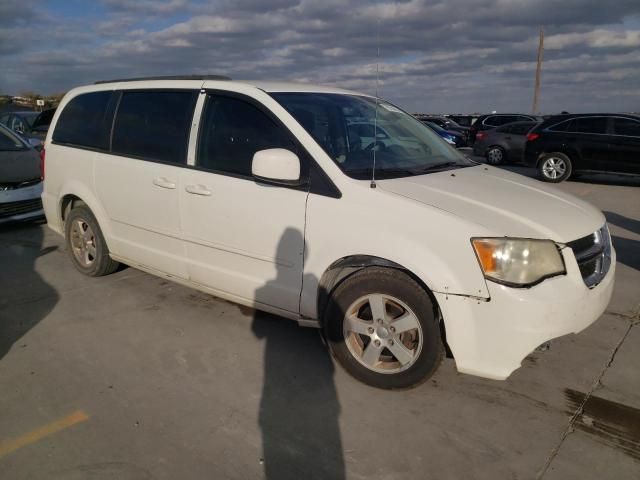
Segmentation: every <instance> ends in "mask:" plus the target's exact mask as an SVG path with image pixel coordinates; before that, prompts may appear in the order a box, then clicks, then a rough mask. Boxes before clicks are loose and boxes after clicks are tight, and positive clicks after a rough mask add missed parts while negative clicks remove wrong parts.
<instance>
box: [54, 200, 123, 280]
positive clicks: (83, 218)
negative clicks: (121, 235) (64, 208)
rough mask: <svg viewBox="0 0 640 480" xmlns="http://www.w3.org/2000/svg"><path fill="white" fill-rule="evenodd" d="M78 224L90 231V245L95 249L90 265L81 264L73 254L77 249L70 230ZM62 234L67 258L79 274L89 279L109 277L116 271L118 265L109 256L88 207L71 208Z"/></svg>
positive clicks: (100, 231)
mask: <svg viewBox="0 0 640 480" xmlns="http://www.w3.org/2000/svg"><path fill="white" fill-rule="evenodd" d="M78 222H81V223H83V224H86V225H87V226H88V227H89V228H90V229H91V233H92V235H91V236H90V237H91V239H90V242H91V245H92V246H93V247H95V255H91V261H90V263H89V262H88V263H83V262H82V261H81V260H80V259H79V258H78V256H77V255H78V254H77V253H75V252H78V248H76V247H74V245H73V244H72V242H73V241H75V240H73V239H72V238H75V237H76V236H77V235H75V234H74V233H73V232H72V229H73V227H74V224H75V225H77V224H78ZM64 233H65V242H66V244H67V250H68V252H69V257H70V258H71V261H72V263H73V265H74V266H75V267H76V269H77V270H78V271H79V272H81V273H83V274H85V275H87V276H89V277H101V276H103V275H109V274H110V273H113V272H115V271H116V270H117V269H118V266H119V265H120V264H119V263H118V262H116V261H115V260H113V259H112V258H111V257H110V256H109V248H108V247H107V242H105V240H104V236H103V235H102V230H100V226H99V225H98V221H97V220H96V217H95V216H94V215H93V213H92V212H91V210H90V209H89V207H87V206H86V205H84V204H81V205H77V206H75V207H73V209H72V210H71V211H70V212H69V214H68V215H67V218H66V219H65V222H64Z"/></svg>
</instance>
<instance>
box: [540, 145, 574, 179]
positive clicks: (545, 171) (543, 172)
mask: <svg viewBox="0 0 640 480" xmlns="http://www.w3.org/2000/svg"><path fill="white" fill-rule="evenodd" d="M552 163H553V164H555V167H554V166H553V164H552ZM558 168H559V169H561V170H558ZM572 171H573V164H572V163H571V159H570V158H569V157H568V156H567V155H565V154H564V153H560V152H551V153H545V154H543V155H542V156H541V157H540V160H538V175H539V176H540V178H541V179H542V180H543V181H545V182H550V183H560V182H564V181H565V180H566V179H567V178H569V177H570V176H571V172H572Z"/></svg>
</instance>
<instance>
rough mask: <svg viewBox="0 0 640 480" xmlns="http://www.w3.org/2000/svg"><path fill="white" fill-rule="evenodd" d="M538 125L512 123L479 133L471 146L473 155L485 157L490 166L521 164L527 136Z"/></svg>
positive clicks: (532, 123) (534, 123)
mask: <svg viewBox="0 0 640 480" xmlns="http://www.w3.org/2000/svg"><path fill="white" fill-rule="evenodd" d="M538 123H539V122H513V123H507V124H506V125H502V126H500V127H498V128H494V129H491V130H483V131H479V132H478V133H477V134H476V141H475V143H474V144H473V154H474V155H478V156H483V157H485V158H486V159H487V163H489V164H491V165H500V164H501V163H506V162H515V163H519V162H522V161H523V155H524V147H525V144H526V143H527V134H528V133H529V132H530V131H531V130H532V129H533V127H535V126H536V125H538Z"/></svg>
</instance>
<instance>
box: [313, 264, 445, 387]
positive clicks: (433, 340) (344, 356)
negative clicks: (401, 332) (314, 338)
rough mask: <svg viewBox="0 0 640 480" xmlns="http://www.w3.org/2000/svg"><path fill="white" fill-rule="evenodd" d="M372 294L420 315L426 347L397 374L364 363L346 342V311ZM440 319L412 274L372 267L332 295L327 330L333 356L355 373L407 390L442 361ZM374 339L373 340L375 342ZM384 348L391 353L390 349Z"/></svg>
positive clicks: (374, 383)
mask: <svg viewBox="0 0 640 480" xmlns="http://www.w3.org/2000/svg"><path fill="white" fill-rule="evenodd" d="M371 294H374V295H375V294H382V295H385V296H389V297H394V298H395V299H398V300H401V301H402V302H403V303H404V304H406V306H408V307H409V308H410V309H411V310H412V311H413V313H415V317H417V320H418V322H419V325H420V329H421V333H420V334H421V336H422V347H421V350H420V353H419V354H417V356H414V360H412V362H413V363H411V364H410V366H409V367H408V368H407V369H405V370H402V371H398V372H396V373H379V372H377V371H374V370H372V369H370V368H368V367H366V366H365V365H363V364H362V363H361V361H360V360H358V358H356V356H355V355H354V354H353V353H352V352H351V350H350V348H349V346H347V344H346V342H347V341H348V340H347V339H346V337H345V334H344V330H343V329H344V321H345V313H346V312H347V310H348V309H349V308H350V307H351V306H352V304H354V302H357V301H358V299H361V298H362V297H363V296H367V295H371ZM371 317H372V318H371V320H372V325H374V326H375V324H374V320H373V315H371ZM438 318H439V317H438V315H437V311H436V308H435V306H434V302H433V301H432V299H431V297H430V296H429V294H428V293H427V292H426V291H425V290H424V289H423V288H422V287H421V286H420V285H419V284H418V283H417V282H416V281H415V280H413V279H412V278H411V277H410V276H408V275H406V274H405V273H403V272H401V271H400V270H395V269H391V268H377V267H369V268H364V269H362V270H359V271H357V272H356V273H354V274H353V275H351V276H350V277H348V278H347V279H346V280H344V281H343V282H342V283H341V284H340V285H339V286H338V287H337V288H336V289H335V290H334V292H333V293H332V294H331V296H330V298H329V303H328V305H327V309H326V312H325V315H324V329H325V335H326V338H327V340H328V344H329V347H330V349H331V352H332V354H333V356H334V357H335V359H336V360H337V361H338V363H340V365H342V367H343V368H344V369H345V370H346V371H347V372H348V373H349V374H350V375H351V376H353V377H354V378H356V379H357V380H360V381H361V382H363V383H365V384H367V385H370V386H372V387H376V388H382V389H405V388H410V387H413V386H416V385H418V384H420V383H422V382H424V381H425V380H427V379H428V378H429V377H431V375H433V373H434V372H435V371H436V370H437V368H438V366H439V365H440V362H441V361H442V356H443V352H444V345H443V343H442V340H441V336H440V326H439V320H438ZM391 330H393V329H391ZM416 331H417V330H416ZM391 335H394V334H391ZM359 338H365V339H366V337H359ZM372 338H373V337H371V339H369V340H370V341H371V342H373V340H372ZM393 338H396V339H397V338H399V337H397V336H394V337H393ZM388 341H390V340H387V342H388ZM396 341H398V340H396ZM382 348H384V347H382ZM416 350H417V348H416V349H414V355H415V351H416ZM363 351H364V348H363ZM384 351H386V352H387V353H388V354H391V352H390V351H389V350H384ZM393 358H394V357H392V359H393Z"/></svg>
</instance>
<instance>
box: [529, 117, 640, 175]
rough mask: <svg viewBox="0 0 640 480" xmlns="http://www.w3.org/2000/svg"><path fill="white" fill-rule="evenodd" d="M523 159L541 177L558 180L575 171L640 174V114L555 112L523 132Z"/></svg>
mask: <svg viewBox="0 0 640 480" xmlns="http://www.w3.org/2000/svg"><path fill="white" fill-rule="evenodd" d="M525 163H526V164H527V165H530V166H532V167H536V168H537V169H538V172H539V174H540V177H541V178H542V180H545V181H547V182H554V183H557V182H562V181H563V180H566V179H567V178H569V176H571V173H572V172H576V171H592V172H606V173H623V174H640V116H638V115H625V114H617V113H616V114H612V113H591V114H573V115H556V116H554V117H551V118H549V119H547V120H545V121H544V122H543V123H541V124H540V125H538V126H537V127H536V128H534V129H533V130H531V132H529V134H528V135H527V144H526V146H525Z"/></svg>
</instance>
